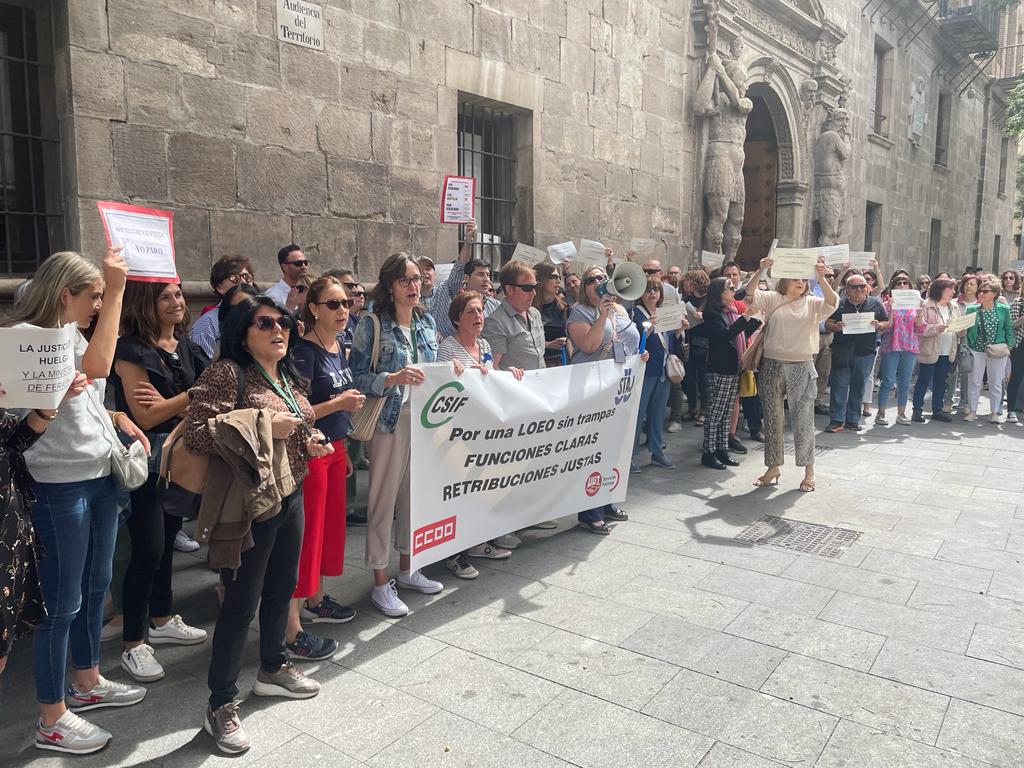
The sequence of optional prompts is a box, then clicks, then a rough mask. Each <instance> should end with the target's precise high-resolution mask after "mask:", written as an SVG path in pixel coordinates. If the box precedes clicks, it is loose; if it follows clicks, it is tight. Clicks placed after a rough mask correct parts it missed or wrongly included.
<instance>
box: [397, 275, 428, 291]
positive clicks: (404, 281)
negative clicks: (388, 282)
mask: <svg viewBox="0 0 1024 768" xmlns="http://www.w3.org/2000/svg"><path fill="white" fill-rule="evenodd" d="M422 282H423V275H413V276H412V277H400V278H398V284H399V285H400V286H402V287H403V288H408V287H409V286H410V285H412V284H413V283H416V285H419V284H420V283H422Z"/></svg>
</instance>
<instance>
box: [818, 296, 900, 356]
mask: <svg viewBox="0 0 1024 768" xmlns="http://www.w3.org/2000/svg"><path fill="white" fill-rule="evenodd" d="M860 312H873V313H874V315H875V320H879V321H885V320H888V319H889V315H888V313H887V312H886V311H885V305H883V304H882V302H881V301H879V300H878V299H877V298H876V297H874V296H868V297H867V298H866V299H864V303H862V304H861V305H860V306H859V307H858V306H855V305H854V304H853V303H852V302H851V301H850V299H849V298H847V297H844V298H843V300H842V301H840V302H839V307H838V309H836V311H835V312H833V313H832V316H831V317H830V318H829V320H832V321H833V322H840V321H841V320H842V319H843V315H852V314H855V313H860ZM877 339H878V333H851V334H845V333H842V332H839V333H836V334H835V335H834V336H833V337H832V349H833V350H843V349H845V348H847V347H852V348H853V354H854V355H856V356H857V357H862V356H864V355H873V354H875V342H876V341H877ZM846 354H849V352H847V353H846Z"/></svg>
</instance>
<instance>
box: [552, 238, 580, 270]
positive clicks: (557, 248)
mask: <svg viewBox="0 0 1024 768" xmlns="http://www.w3.org/2000/svg"><path fill="white" fill-rule="evenodd" d="M548 258H549V259H550V260H551V263H552V264H561V263H562V262H563V261H572V260H573V259H575V258H576V244H575V243H574V242H573V241H572V240H569V241H568V242H565V243H558V244H557V245H549V246H548Z"/></svg>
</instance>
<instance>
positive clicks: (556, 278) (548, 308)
mask: <svg viewBox="0 0 1024 768" xmlns="http://www.w3.org/2000/svg"><path fill="white" fill-rule="evenodd" d="M533 271H534V274H536V276H537V292H536V293H535V294H534V297H533V306H535V307H536V308H537V309H538V310H539V311H540V316H541V317H542V318H544V342H545V343H544V365H545V367H547V368H555V367H557V366H559V365H564V364H565V361H566V360H567V359H568V358H567V355H568V352H567V351H566V349H565V345H566V342H567V341H568V337H566V335H565V324H566V322H568V320H569V305H568V304H566V303H565V299H564V298H562V294H561V291H560V290H559V288H560V287H561V277H560V275H559V272H558V267H556V266H555V265H554V264H549V263H548V262H546V261H542V262H541V263H540V264H538V265H537V266H535V267H534V268H533Z"/></svg>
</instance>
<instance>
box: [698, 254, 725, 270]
mask: <svg viewBox="0 0 1024 768" xmlns="http://www.w3.org/2000/svg"><path fill="white" fill-rule="evenodd" d="M724 261H725V254H724V253H712V252H711V251H701V252H700V265H701V266H702V267H704V268H705V269H706V270H708V271H710V270H712V269H718V268H719V267H720V266H722V263H723V262H724Z"/></svg>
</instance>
